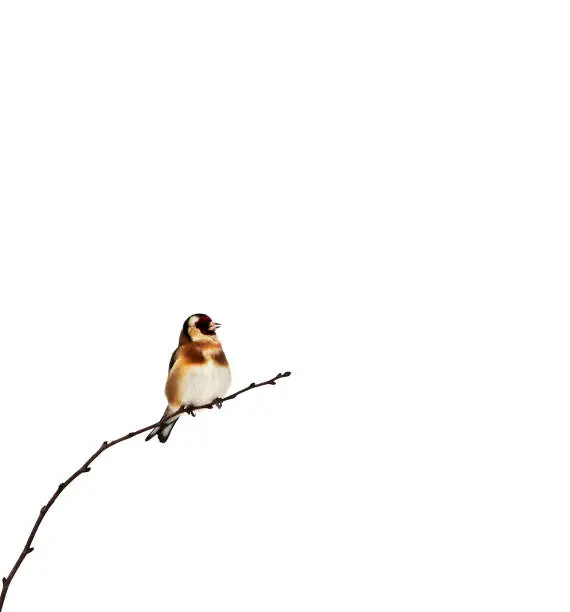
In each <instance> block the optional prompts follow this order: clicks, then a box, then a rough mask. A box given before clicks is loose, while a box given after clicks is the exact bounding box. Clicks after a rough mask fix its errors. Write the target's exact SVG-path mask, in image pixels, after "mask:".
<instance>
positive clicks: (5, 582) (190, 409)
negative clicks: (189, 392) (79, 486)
mask: <svg viewBox="0 0 570 612" xmlns="http://www.w3.org/2000/svg"><path fill="white" fill-rule="evenodd" d="M290 375H291V372H284V373H283V374H281V373H280V374H277V376H274V377H273V378H271V379H270V380H266V381H265V382H262V383H251V384H250V385H249V386H247V387H245V388H243V389H240V390H239V391H236V392H235V393H232V394H231V395H228V396H226V397H224V398H220V399H218V400H215V401H213V402H210V403H209V404H204V405H203V406H182V408H180V410H178V411H176V412H175V413H173V414H171V415H169V416H168V417H163V418H162V419H160V421H157V422H156V423H153V424H152V425H147V426H146V427H142V428H141V429H137V430H136V431H131V432H130V433H128V434H126V435H124V436H121V437H120V438H117V439H115V440H111V442H103V444H101V446H100V447H99V449H98V450H97V451H96V452H94V453H93V454H92V455H91V457H89V459H87V461H86V462H85V463H84V464H83V465H82V466H81V467H80V468H79V469H78V470H76V471H75V472H73V474H72V475H71V476H70V477H69V478H68V479H67V480H65V481H64V482H62V483H60V484H59V486H58V487H57V490H56V492H55V493H54V494H53V495H52V496H51V497H50V499H49V501H48V503H47V504H46V505H45V506H42V508H41V510H40V513H39V516H38V518H37V519H36V522H35V523H34V526H33V527H32V531H31V532H30V535H29V536H28V539H27V540H26V543H25V545H24V548H23V550H22V552H21V553H20V556H19V557H18V559H17V560H16V563H14V567H13V568H12V569H11V570H10V573H9V574H8V576H7V577H6V578H2V593H1V594H0V611H1V610H2V608H3V606H4V600H5V599H6V593H7V592H8V589H9V588H10V584H11V582H12V580H13V579H14V576H15V575H16V572H17V571H18V570H19V569H20V565H22V562H23V561H24V559H25V558H26V557H27V556H28V555H29V554H30V553H31V552H33V550H34V549H33V547H32V542H33V541H34V537H35V536H36V533H37V531H38V529H39V527H40V525H41V524H42V521H43V520H44V517H45V515H46V514H47V513H48V510H49V509H50V508H51V507H52V506H53V504H54V503H55V500H56V499H57V498H58V497H59V496H60V495H61V493H62V492H63V491H64V490H65V489H66V488H67V487H68V486H69V485H70V484H71V483H72V482H73V481H74V480H75V479H76V478H77V477H78V476H81V474H86V473H87V472H89V471H90V470H91V468H90V467H89V466H90V465H91V464H92V463H93V461H95V459H97V457H99V455H101V454H102V453H103V452H105V451H106V450H107V449H109V448H111V446H115V444H119V443H120V442H124V441H125V440H129V439H130V438H134V437H135V436H139V435H140V434H142V433H144V432H145V431H149V430H150V429H154V428H155V427H158V426H159V425H162V424H163V423H164V422H166V420H170V419H171V418H172V417H173V416H176V415H179V414H182V413H184V412H186V413H192V415H193V416H194V413H195V412H197V411H198V410H210V409H212V408H213V407H214V406H217V407H218V408H221V407H222V404H223V403H224V402H227V401H229V400H232V399H234V398H236V397H237V396H238V395H241V394H242V393H245V392H246V391H250V390H251V389H256V388H257V387H264V386H265V385H274V384H275V382H276V381H278V380H279V379H280V378H286V377H287V376H290Z"/></svg>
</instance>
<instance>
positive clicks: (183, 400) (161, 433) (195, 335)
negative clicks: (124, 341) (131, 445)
mask: <svg viewBox="0 0 570 612" xmlns="http://www.w3.org/2000/svg"><path fill="white" fill-rule="evenodd" d="M218 327H220V324H219V323H214V322H213V321H212V319H210V317H208V316H207V315H205V314H194V315H192V316H191V317H188V318H187V319H186V321H184V325H183V326H182V331H181V332H180V338H179V340H178V348H177V349H176V350H175V351H174V353H172V357H171V358H170V365H169V366H168V378H167V380H166V389H165V393H166V399H167V400H168V406H167V407H166V410H165V411H164V415H163V418H165V417H167V416H168V415H169V414H172V413H174V412H176V411H177V410H178V409H179V408H180V407H181V406H201V405H203V404H209V403H210V402H213V401H214V400H216V399H218V398H222V397H223V396H224V394H225V393H226V392H227V390H228V389H229V386H230V383H231V380H232V378H231V374H230V367H229V365H228V360H227V359H226V356H225V354H224V351H223V350H222V344H221V342H220V340H219V338H218V337H217V336H216V329H218ZM179 416H180V415H179ZM178 418H179V417H178V416H176V417H174V418H173V419H172V420H170V421H166V422H165V423H164V424H163V425H160V427H155V428H154V429H153V430H152V431H151V432H150V434H149V435H148V436H147V437H146V439H147V440H150V439H151V438H153V437H154V436H156V435H158V439H159V440H160V441H161V442H166V441H167V440H168V436H169V435H170V432H171V431H172V428H173V427H174V425H175V423H176V421H177V420H178Z"/></svg>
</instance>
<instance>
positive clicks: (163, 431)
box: [145, 408, 178, 444]
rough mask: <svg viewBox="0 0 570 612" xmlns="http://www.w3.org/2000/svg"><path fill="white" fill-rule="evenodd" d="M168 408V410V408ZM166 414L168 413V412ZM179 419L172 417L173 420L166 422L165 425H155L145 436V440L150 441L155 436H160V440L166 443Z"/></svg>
mask: <svg viewBox="0 0 570 612" xmlns="http://www.w3.org/2000/svg"><path fill="white" fill-rule="evenodd" d="M166 410H167V411H168V408H167V409H166ZM164 414H165V415H166V412H165V413H164ZM177 420H178V417H175V418H174V419H172V421H167V422H166V423H164V425H160V426H159V427H155V428H154V429H153V430H152V431H151V432H150V433H149V434H148V436H147V437H146V438H145V442H148V441H149V440H150V439H151V438H154V436H158V439H159V440H160V442H162V443H163V444H164V443H165V442H166V441H167V440H168V437H169V436H170V432H171V431H172V428H173V427H174V426H175V425H176V421H177Z"/></svg>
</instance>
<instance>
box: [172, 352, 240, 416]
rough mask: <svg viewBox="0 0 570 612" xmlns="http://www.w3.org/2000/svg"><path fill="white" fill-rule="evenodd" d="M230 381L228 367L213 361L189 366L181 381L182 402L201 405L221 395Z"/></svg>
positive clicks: (227, 387)
mask: <svg viewBox="0 0 570 612" xmlns="http://www.w3.org/2000/svg"><path fill="white" fill-rule="evenodd" d="M231 381H232V377H231V373H230V369H229V368H228V367H221V366H219V365H217V364H216V363H214V362H211V361H209V362H208V363H206V364H204V365H201V366H197V367H194V368H191V369H190V370H189V371H188V373H187V374H186V376H185V377H184V379H183V381H182V389H183V390H182V397H183V400H182V403H183V404H184V405H192V406H201V405H202V404H209V403H210V402H212V401H213V400H215V399H217V398H218V397H223V396H224V395H225V394H226V392H227V390H228V389H229V388H230V384H231Z"/></svg>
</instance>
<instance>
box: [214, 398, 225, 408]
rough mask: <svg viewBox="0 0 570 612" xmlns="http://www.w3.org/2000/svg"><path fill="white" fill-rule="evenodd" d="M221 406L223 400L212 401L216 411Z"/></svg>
mask: <svg viewBox="0 0 570 612" xmlns="http://www.w3.org/2000/svg"><path fill="white" fill-rule="evenodd" d="M222 404H223V400H222V398H221V397H218V399H215V400H214V406H217V407H218V410H219V409H220V408H221V407H222Z"/></svg>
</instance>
